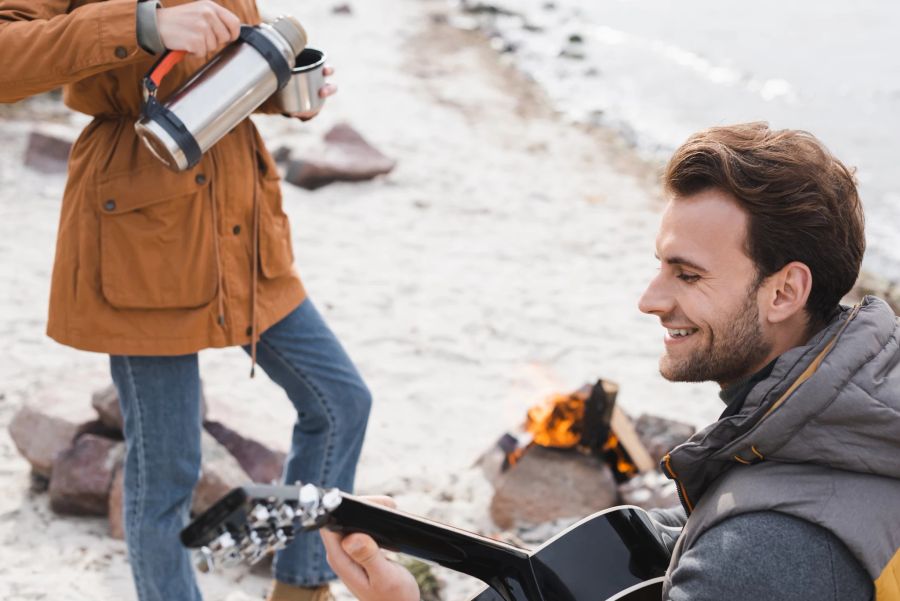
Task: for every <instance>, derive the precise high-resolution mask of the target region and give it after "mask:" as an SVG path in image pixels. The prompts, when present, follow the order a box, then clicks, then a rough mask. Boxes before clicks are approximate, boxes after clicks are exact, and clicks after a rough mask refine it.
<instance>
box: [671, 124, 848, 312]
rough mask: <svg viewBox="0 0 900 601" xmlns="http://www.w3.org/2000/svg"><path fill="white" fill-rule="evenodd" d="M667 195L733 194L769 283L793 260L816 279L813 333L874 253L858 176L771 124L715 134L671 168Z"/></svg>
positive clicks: (696, 142) (699, 136)
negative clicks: (867, 251)
mask: <svg viewBox="0 0 900 601" xmlns="http://www.w3.org/2000/svg"><path fill="white" fill-rule="evenodd" d="M665 186H666V190H667V191H668V192H669V193H671V194H674V195H675V196H682V197H684V196H690V195H693V194H696V193H698V192H702V191H704V190H707V189H710V188H716V189H720V190H723V191H725V192H728V193H730V194H731V195H732V196H734V197H735V198H736V199H737V201H738V202H739V203H740V206H741V207H742V208H743V209H744V210H745V211H747V213H748V215H749V221H748V226H747V249H746V250H747V255H748V256H749V257H750V259H751V260H752V261H753V263H754V264H755V265H756V270H757V274H758V278H759V279H758V281H760V282H761V281H763V280H764V279H765V278H767V277H769V276H770V275H772V274H773V273H775V272H776V271H778V270H780V269H781V268H782V267H784V266H785V265H787V264H788V263H790V262H791V261H800V262H801V263H804V264H806V266H807V267H809V270H810V271H811V272H812V291H811V292H810V295H809V300H808V301H807V303H806V311H807V313H808V315H809V322H810V326H811V327H812V326H820V325H824V324H825V323H827V322H828V320H829V319H830V318H831V316H832V314H833V313H834V310H835V309H836V308H837V305H838V303H839V302H840V300H841V297H843V296H844V295H845V294H846V293H847V292H849V291H850V289H851V288H852V287H853V284H854V282H856V278H857V276H858V275H859V268H860V264H861V263H862V257H863V252H864V251H865V248H866V241H865V233H864V218H863V209H862V204H861V203H860V201H859V195H858V194H857V191H856V181H855V178H854V176H853V171H851V170H850V169H848V168H847V167H846V166H844V164H843V163H841V162H840V161H839V160H837V159H836V158H835V157H834V156H832V155H831V153H830V152H828V149H826V148H825V146H824V145H823V144H822V143H821V142H820V141H819V140H818V139H816V138H815V137H814V136H813V135H812V134H809V133H807V132H805V131H797V130H788V129H785V130H780V131H773V130H771V129H769V126H768V124H766V123H745V124H740V125H731V126H727V127H713V128H710V129H707V130H705V131H701V132H698V133H696V134H694V135H693V136H691V137H690V138H689V139H688V140H687V142H685V143H684V144H683V145H682V146H681V147H680V148H678V150H676V151H675V154H674V155H673V156H672V158H671V160H670V161H669V164H668V166H667V167H666V173H665Z"/></svg>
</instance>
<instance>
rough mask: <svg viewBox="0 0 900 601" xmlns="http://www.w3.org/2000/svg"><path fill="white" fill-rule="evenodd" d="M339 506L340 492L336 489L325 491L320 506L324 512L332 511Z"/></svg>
mask: <svg viewBox="0 0 900 601" xmlns="http://www.w3.org/2000/svg"><path fill="white" fill-rule="evenodd" d="M340 504H341V491H339V490H338V489H336V488H332V489H331V490H328V491H326V492H325V494H324V495H323V496H322V506H323V507H324V508H325V511H334V510H335V509H337V506H338V505H340Z"/></svg>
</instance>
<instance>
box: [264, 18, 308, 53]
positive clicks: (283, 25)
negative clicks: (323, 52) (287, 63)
mask: <svg viewBox="0 0 900 601" xmlns="http://www.w3.org/2000/svg"><path fill="white" fill-rule="evenodd" d="M272 27H273V28H274V29H275V31H277V32H278V33H280V34H281V37H283V38H284V40H285V41H286V42H287V43H288V44H290V46H291V49H292V50H293V51H294V56H296V55H298V54H300V52H301V51H302V50H303V49H304V48H305V47H306V31H304V30H303V26H302V25H300V22H299V21H298V20H297V19H295V18H294V17H291V16H289V15H282V16H280V17H278V18H277V19H275V20H274V21H272Z"/></svg>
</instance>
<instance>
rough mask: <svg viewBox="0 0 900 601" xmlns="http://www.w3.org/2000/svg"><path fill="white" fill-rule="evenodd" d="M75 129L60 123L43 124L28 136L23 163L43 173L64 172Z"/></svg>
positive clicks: (75, 133) (75, 134)
mask: <svg viewBox="0 0 900 601" xmlns="http://www.w3.org/2000/svg"><path fill="white" fill-rule="evenodd" d="M77 135H78V133H77V131H73V130H72V129H71V128H69V127H66V126H63V125H61V124H57V125H51V124H44V125H42V126H41V127H40V128H39V129H35V130H34V131H32V132H31V134H30V135H29V136H28V147H27V148H26V149H25V160H24V162H25V165H26V166H27V167H31V168H32V169H35V170H37V171H41V172H43V173H65V172H66V170H67V169H68V162H69V152H71V150H72V143H73V142H74V141H75V137H76V136H77Z"/></svg>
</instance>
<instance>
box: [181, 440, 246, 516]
mask: <svg viewBox="0 0 900 601" xmlns="http://www.w3.org/2000/svg"><path fill="white" fill-rule="evenodd" d="M200 447H201V449H202V453H203V465H202V467H201V468H200V481H199V482H198V483H197V486H196V487H195V488H194V498H193V501H192V503H191V512H192V513H193V514H194V515H198V514H200V513H203V512H204V511H206V510H207V509H209V508H210V507H211V506H212V505H213V504H214V503H215V502H216V501H218V500H219V499H221V498H222V497H223V496H225V494H226V493H228V492H229V491H230V490H231V489H232V488H235V487H238V486H243V485H244V484H247V483H249V482H250V480H251V479H250V476H249V475H248V474H247V472H245V471H244V470H243V468H241V466H240V464H239V463H238V462H237V459H235V458H234V457H232V455H231V454H230V453H229V452H228V449H226V448H225V447H224V446H223V445H221V444H219V442H218V441H216V439H215V438H213V437H212V435H210V434H209V433H207V432H203V433H202V434H201V438H200Z"/></svg>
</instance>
